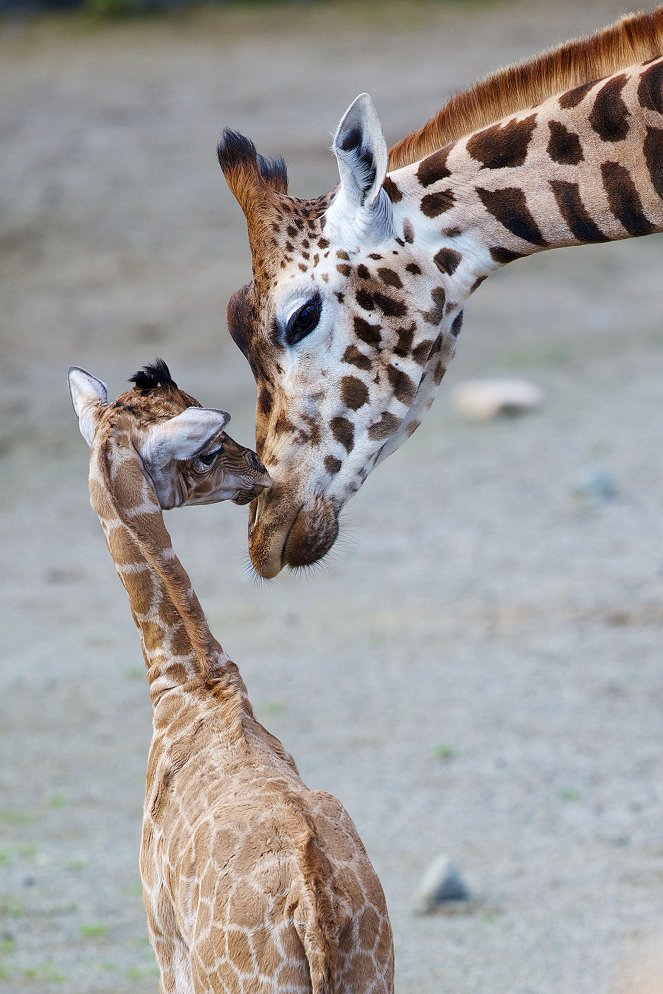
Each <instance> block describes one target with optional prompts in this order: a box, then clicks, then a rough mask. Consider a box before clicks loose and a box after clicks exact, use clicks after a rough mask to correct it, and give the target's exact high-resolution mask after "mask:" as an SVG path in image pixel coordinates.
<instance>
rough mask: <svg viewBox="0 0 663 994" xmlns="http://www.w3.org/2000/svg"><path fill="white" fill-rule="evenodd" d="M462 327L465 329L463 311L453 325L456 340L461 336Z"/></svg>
mask: <svg viewBox="0 0 663 994" xmlns="http://www.w3.org/2000/svg"><path fill="white" fill-rule="evenodd" d="M462 327H463V312H462V311H461V312H460V313H459V314H457V315H456V317H455V318H454V319H453V323H452V325H451V334H452V335H453V336H454V338H458V336H459V335H460V329H461V328H462Z"/></svg>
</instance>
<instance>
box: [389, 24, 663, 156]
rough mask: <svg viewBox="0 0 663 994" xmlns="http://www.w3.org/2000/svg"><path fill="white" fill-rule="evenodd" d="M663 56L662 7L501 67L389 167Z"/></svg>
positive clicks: (415, 137)
mask: <svg viewBox="0 0 663 994" xmlns="http://www.w3.org/2000/svg"><path fill="white" fill-rule="evenodd" d="M660 55H663V7H659V8H658V9H657V10H655V11H654V12H653V13H651V14H631V15H629V16H626V17H623V18H621V19H620V20H619V21H616V22H615V23H614V24H612V25H609V26H608V27H607V28H604V29H603V30H602V31H599V32H597V33H596V34H594V35H591V36H590V37H589V38H580V39H575V40H572V41H568V42H565V44H563V45H560V46H559V47H558V48H554V49H551V50H550V51H548V52H543V53H542V54H541V55H538V56H536V57H535V58H533V59H529V60H528V61H526V62H521V63H518V64H517V65H513V66H508V67H506V68H505V69H500V70H498V71H497V72H496V73H493V74H492V75H490V76H488V77H487V78H486V79H483V80H481V81H479V82H478V83H476V84H475V85H474V86H472V87H470V88H469V89H467V90H463V91H462V92H461V93H457V94H456V95H455V96H453V97H452V98H451V99H450V100H449V101H447V103H446V104H444V106H443V107H442V108H441V109H440V110H439V111H438V113H437V114H436V115H435V116H434V117H431V118H430V119H429V120H428V121H427V122H426V123H425V124H424V125H423V126H422V127H421V128H420V129H419V130H418V131H413V132H412V133H411V134H409V135H407V136H406V137H405V138H403V139H401V141H399V142H397V143H396V144H395V145H394V146H392V148H391V149H390V151H389V168H390V169H400V168H401V167H402V166H407V165H411V164H412V163H414V162H418V161H419V160H420V159H423V158H425V157H426V156H428V155H431V154H432V153H433V152H436V151H437V150H438V149H440V148H442V147H443V146H444V145H446V144H448V143H449V142H454V141H458V140H459V139H460V138H464V137H465V136H466V135H468V134H471V133H472V132H474V131H477V130H478V129H479V128H482V127H484V126H486V125H490V124H494V123H495V121H498V120H500V119H501V118H503V117H506V116H507V115H508V114H515V113H517V112H518V111H522V110H527V109H528V108H530V107H535V106H537V105H538V104H540V103H542V102H543V101H544V100H547V99H548V98H549V97H552V96H555V95H556V94H558V93H562V92H564V91H565V90H570V89H572V88H573V87H575V86H579V85H580V84H582V83H588V82H591V81H592V80H597V79H601V78H602V77H604V76H609V75H611V74H612V73H614V72H617V71H618V70H619V69H623V68H625V67H626V66H629V65H633V64H634V63H637V62H644V61H645V60H647V59H652V58H655V57H657V56H660Z"/></svg>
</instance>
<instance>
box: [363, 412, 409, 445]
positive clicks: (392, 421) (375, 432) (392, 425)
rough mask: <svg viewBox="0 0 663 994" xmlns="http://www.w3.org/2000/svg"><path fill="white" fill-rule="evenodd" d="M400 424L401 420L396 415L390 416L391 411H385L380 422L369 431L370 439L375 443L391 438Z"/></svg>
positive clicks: (374, 424) (375, 422)
mask: <svg viewBox="0 0 663 994" xmlns="http://www.w3.org/2000/svg"><path fill="white" fill-rule="evenodd" d="M400 423H401V419H400V418H397V417H396V415H395V414H390V413H389V411H385V412H384V413H383V414H382V416H381V417H380V420H379V421H374V422H373V424H372V425H371V426H370V428H369V429H368V437H369V438H372V439H374V440H375V441H379V440H381V439H383V438H389V436H390V435H393V433H394V432H395V431H396V429H397V428H398V426H399V424H400Z"/></svg>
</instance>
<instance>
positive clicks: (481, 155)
mask: <svg viewBox="0 0 663 994" xmlns="http://www.w3.org/2000/svg"><path fill="white" fill-rule="evenodd" d="M535 127H536V114H530V116H529V117H526V118H525V119H524V120H523V121H516V120H513V121H507V123H506V124H504V125H502V124H493V125H492V126H491V127H490V128H484V130H483V131H478V132H477V133H476V134H474V135H472V137H471V138H470V139H469V140H468V142H467V151H468V152H469V154H470V155H471V156H472V158H473V159H476V160H477V162H480V163H481V168H482V169H507V168H509V167H512V166H522V164H523V162H524V161H525V159H526V158H527V148H528V146H529V143H530V142H531V140H532V135H533V133H534V128H535Z"/></svg>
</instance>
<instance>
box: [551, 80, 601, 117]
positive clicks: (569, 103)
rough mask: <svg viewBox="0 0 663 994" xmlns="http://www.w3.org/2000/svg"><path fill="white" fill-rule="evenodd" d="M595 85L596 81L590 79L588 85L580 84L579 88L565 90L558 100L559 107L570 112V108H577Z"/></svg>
mask: <svg viewBox="0 0 663 994" xmlns="http://www.w3.org/2000/svg"><path fill="white" fill-rule="evenodd" d="M595 84H596V80H595V79H592V80H590V81H589V82H588V83H581V84H580V86H574V87H573V89H572V90H567V91H566V93H563V94H562V95H561V97H560V98H559V106H560V107H561V108H562V110H570V109H571V108H572V107H577V106H578V104H579V103H580V102H581V101H582V100H584V99H585V97H586V96H587V94H588V93H589V91H590V90H591V88H592V87H593V86H594V85H595Z"/></svg>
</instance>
